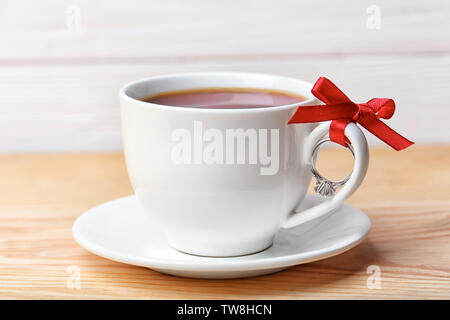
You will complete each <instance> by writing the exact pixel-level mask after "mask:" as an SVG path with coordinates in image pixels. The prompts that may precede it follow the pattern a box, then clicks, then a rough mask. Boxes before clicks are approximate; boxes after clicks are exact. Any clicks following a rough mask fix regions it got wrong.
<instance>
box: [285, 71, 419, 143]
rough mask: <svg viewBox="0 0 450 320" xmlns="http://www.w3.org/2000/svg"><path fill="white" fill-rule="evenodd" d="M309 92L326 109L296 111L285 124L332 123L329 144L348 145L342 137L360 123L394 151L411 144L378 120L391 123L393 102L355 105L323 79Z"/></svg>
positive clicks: (382, 99)
mask: <svg viewBox="0 0 450 320" xmlns="http://www.w3.org/2000/svg"><path fill="white" fill-rule="evenodd" d="M311 92H312V94H313V95H314V96H316V97H317V98H318V99H319V100H321V101H322V102H324V103H325V105H318V106H317V105H316V106H300V107H298V108H297V110H296V112H295V113H294V115H293V116H292V117H291V119H290V120H289V122H288V124H292V123H309V122H318V121H327V120H332V121H331V125H330V140H331V141H334V142H337V143H339V144H341V145H343V146H345V144H346V143H348V142H349V141H348V139H346V137H345V128H346V127H347V125H348V124H349V123H350V122H355V123H359V124H360V125H361V126H363V127H364V128H366V129H367V130H368V131H370V132H371V133H372V134H374V135H375V136H377V137H378V138H379V139H381V140H382V141H384V142H385V143H387V144H388V145H390V146H391V147H392V148H394V149H395V150H402V149H405V148H407V147H409V146H410V145H412V144H413V143H414V142H412V141H410V140H408V139H406V138H405V137H403V136H402V135H400V134H398V133H397V132H395V131H394V130H392V129H391V128H389V127H388V126H387V125H386V124H385V123H383V122H382V121H381V120H380V118H382V119H390V118H391V117H392V116H393V115H394V112H395V102H394V100H392V99H385V98H374V99H371V100H369V101H368V102H366V103H360V104H355V103H354V102H353V101H351V100H350V99H349V98H348V97H347V96H346V95H345V94H344V93H343V92H342V91H341V90H340V89H339V88H338V87H336V85H335V84H334V83H333V82H331V81H330V80H328V79H327V78H324V77H320V78H319V79H318V80H317V81H316V83H315V84H314V87H313V88H312V90H311Z"/></svg>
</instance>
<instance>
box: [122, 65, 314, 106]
mask: <svg viewBox="0 0 450 320" xmlns="http://www.w3.org/2000/svg"><path fill="white" fill-rule="evenodd" d="M208 75H211V76H229V75H236V76H241V77H246V76H247V77H271V78H274V79H275V78H278V79H285V80H290V81H296V82H298V83H299V85H300V86H301V87H303V88H305V87H307V88H308V89H309V90H310V89H311V88H312V87H313V85H312V84H311V83H310V82H307V81H305V80H301V79H297V78H293V77H286V76H279V75H272V74H266V73H253V72H233V71H220V72H185V73H172V74H165V75H159V76H152V77H147V78H143V79H139V80H135V81H132V82H129V83H127V84H125V85H124V86H122V88H121V89H120V91H119V96H120V98H121V99H123V100H125V101H129V102H133V103H134V104H137V105H139V106H142V107H144V108H158V109H163V110H173V111H175V110H177V111H184V112H196V113H247V112H274V111H280V110H285V109H291V108H294V107H299V106H304V105H308V104H316V103H317V102H318V101H319V100H318V99H317V98H316V97H314V96H313V95H312V94H311V93H309V94H308V97H307V98H309V99H307V100H305V101H301V102H298V103H292V104H286V105H280V106H270V107H260V108H237V109H220V108H217V109H216V108H195V107H185V106H183V107H181V106H168V105H162V104H156V103H150V102H145V101H142V100H139V99H136V98H133V97H131V96H129V95H128V94H127V93H126V92H127V90H128V89H130V88H131V87H133V86H136V85H138V84H141V83H145V82H148V81H155V80H156V81H157V80H163V79H171V78H173V79H175V78H181V77H190V76H191V77H195V76H208Z"/></svg>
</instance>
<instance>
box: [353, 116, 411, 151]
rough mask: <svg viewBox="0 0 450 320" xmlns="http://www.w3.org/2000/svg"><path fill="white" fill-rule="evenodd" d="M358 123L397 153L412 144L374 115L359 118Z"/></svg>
mask: <svg viewBox="0 0 450 320" xmlns="http://www.w3.org/2000/svg"><path fill="white" fill-rule="evenodd" d="M358 123H360V124H361V125H362V126H363V127H364V128H366V129H367V130H369V131H370V132H371V133H372V134H374V135H375V136H377V137H378V139H380V140H382V141H384V142H385V143H386V144H388V145H390V146H391V147H392V148H394V149H395V150H397V151H400V150H403V149H406V148H408V147H409V146H410V145H412V144H414V142H412V141H410V140H408V139H406V138H405V137H403V136H402V135H400V134H399V133H397V132H396V131H394V130H392V129H391V128H389V127H388V126H387V125H386V124H385V123H384V122H383V121H381V120H380V119H378V118H377V117H376V116H375V115H372V114H368V115H363V116H361V117H360V118H359V120H358Z"/></svg>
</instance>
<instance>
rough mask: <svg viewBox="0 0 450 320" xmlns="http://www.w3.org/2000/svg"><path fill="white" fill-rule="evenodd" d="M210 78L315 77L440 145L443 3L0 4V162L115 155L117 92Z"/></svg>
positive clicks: (448, 48)
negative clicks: (0, 158)
mask: <svg viewBox="0 0 450 320" xmlns="http://www.w3.org/2000/svg"><path fill="white" fill-rule="evenodd" d="M370 5H377V6H378V8H379V9H380V22H381V24H380V28H379V29H373V28H369V27H368V26H367V20H368V19H371V18H370V17H374V16H373V14H368V13H367V9H368V7H369V6H370ZM78 12H79V15H78ZM370 21H372V20H369V22H370ZM78 22H79V24H78ZM370 26H372V27H373V26H374V25H373V24H372V25H370ZM78 27H79V28H78ZM215 70H230V71H252V72H264V73H274V74H281V75H289V76H294V77H298V78H303V79H307V80H309V81H311V82H313V81H314V80H315V79H316V78H317V77H318V76H321V75H324V76H327V77H329V78H330V79H332V80H333V81H334V82H335V83H336V84H338V85H339V86H340V87H341V88H342V89H343V90H344V91H345V92H346V93H348V95H349V96H350V97H351V98H353V99H354V100H355V101H366V100H368V99H370V98H372V97H392V98H394V99H395V101H396V103H397V106H398V108H397V112H396V114H395V116H394V118H393V119H392V120H390V121H389V124H390V125H391V126H392V127H393V128H394V129H398V131H399V132H401V133H403V134H405V135H406V136H407V137H408V138H410V139H412V140H414V141H416V142H418V143H450V125H449V124H448V123H449V121H450V1H448V0H442V1H438V0H427V1H423V0H410V1H402V0H370V1H367V0H351V1H350V0H349V1H342V0H339V1H337V0H333V1H331V0H328V1H324V0H315V1H307V0H277V1H270V0H254V1H248V0H247V1H245V0H241V1H237V0H226V1H220V0H216V1H213V0H209V1H207V0H185V1H182V0H147V1H145V0H142V1H137V0H130V1H125V0H124V1H119V0H116V1H111V0H109V1H87V0H78V1H75V0H74V1H56V0H41V1H25V0H11V1H6V0H0V152H34V151H90V150H119V149H120V148H121V138H120V121H119V103H118V97H117V92H118V89H119V88H120V87H121V86H122V85H123V84H124V83H126V82H128V81H131V80H135V79H139V78H143V77H148V76H151V75H157V74H165V73H174V72H186V71H215ZM370 140H371V141H372V142H374V143H377V141H376V140H375V139H370Z"/></svg>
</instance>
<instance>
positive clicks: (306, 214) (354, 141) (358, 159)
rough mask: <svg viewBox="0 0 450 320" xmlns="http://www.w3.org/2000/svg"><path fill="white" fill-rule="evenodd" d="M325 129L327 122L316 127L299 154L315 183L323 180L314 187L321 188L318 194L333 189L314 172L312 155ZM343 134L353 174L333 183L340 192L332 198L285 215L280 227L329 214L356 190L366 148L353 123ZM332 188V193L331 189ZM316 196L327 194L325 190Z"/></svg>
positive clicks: (363, 170) (364, 167) (366, 157)
mask: <svg viewBox="0 0 450 320" xmlns="http://www.w3.org/2000/svg"><path fill="white" fill-rule="evenodd" d="M329 129H330V122H327V123H322V124H320V125H319V126H318V127H316V128H315V129H314V130H313V131H312V132H311V134H310V135H309V137H308V138H307V139H306V142H305V152H304V153H303V155H304V156H305V157H306V158H305V159H303V160H304V163H306V164H307V165H309V166H310V167H311V170H312V172H313V174H314V175H315V176H316V178H318V179H319V180H320V179H322V180H323V181H322V182H323V183H324V185H322V186H318V188H319V189H320V188H322V189H321V190H319V191H323V188H328V189H329V188H330V187H331V188H332V187H333V185H330V184H332V183H333V182H332V181H329V180H327V179H325V178H323V177H322V176H320V174H318V172H317V171H316V170H315V169H314V160H315V152H316V150H317V148H318V146H319V145H320V144H322V143H323V142H324V140H323V139H324V137H325V136H327V134H328V132H329ZM345 135H346V137H347V138H348V139H349V140H350V143H351V145H349V146H348V147H349V148H350V150H351V151H352V153H353V156H354V158H355V160H354V166H353V171H352V173H351V174H350V176H349V177H348V178H347V179H345V180H343V181H341V182H336V183H335V184H336V185H337V186H340V185H342V189H341V190H340V191H339V192H337V193H336V194H334V195H332V196H331V197H330V198H329V199H328V200H326V201H324V202H322V203H320V204H318V205H316V206H314V207H312V208H309V209H307V210H305V211H302V212H297V211H295V213H294V214H292V215H290V216H288V217H287V219H286V220H285V221H284V222H283V223H282V228H292V227H295V226H298V225H300V224H303V223H305V222H307V221H310V220H313V219H316V218H318V217H321V216H324V215H326V214H328V213H330V212H331V211H333V210H335V209H336V208H338V207H339V206H340V205H341V203H342V202H344V200H346V199H347V198H348V197H349V196H351V195H352V194H353V192H355V191H356V189H358V187H359V185H360V184H361V182H362V181H363V180H364V177H365V175H366V172H367V168H368V166H369V148H368V146H367V140H366V137H365V136H364V134H363V132H362V131H361V129H360V128H359V127H358V126H357V125H356V124H355V123H353V122H350V123H349V124H348V125H347V127H346V128H345ZM327 184H328V185H327ZM316 189H317V188H316ZM332 189H333V190H334V188H332ZM333 190H331V191H333ZM316 191H317V190H316ZM328 191H329V190H328ZM320 193H322V194H323V193H327V190H325V192H320ZM330 193H332V192H329V194H330Z"/></svg>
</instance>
